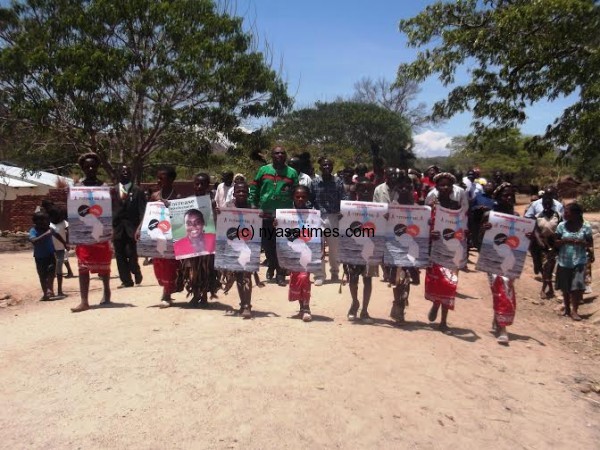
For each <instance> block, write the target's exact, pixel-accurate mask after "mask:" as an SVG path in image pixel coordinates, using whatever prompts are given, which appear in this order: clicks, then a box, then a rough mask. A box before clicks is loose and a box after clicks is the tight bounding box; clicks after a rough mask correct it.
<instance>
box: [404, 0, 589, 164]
mask: <svg viewBox="0 0 600 450" xmlns="http://www.w3.org/2000/svg"><path fill="white" fill-rule="evenodd" d="M400 30H401V31H402V32H404V33H406V35H407V37H408V43H409V45H410V46H412V47H420V48H423V50H422V51H420V53H419V54H418V56H417V58H416V60H415V61H414V62H412V63H410V64H401V65H400V68H399V71H398V74H399V75H398V76H399V79H404V78H405V77H408V78H411V79H414V80H416V81H422V80H424V79H425V78H427V77H429V76H431V75H437V76H438V77H439V79H440V80H441V81H442V83H443V84H444V85H445V86H453V87H452V89H451V91H450V93H449V94H448V97H447V98H446V99H444V100H441V101H439V102H437V103H436V104H435V105H434V107H433V116H434V117H437V118H447V117H451V116H453V115H454V114H456V113H459V112H462V111H472V113H473V117H474V121H473V125H474V128H475V132H477V133H479V132H481V131H482V130H483V129H484V128H485V127H486V126H491V127H494V128H505V129H510V128H513V127H516V126H518V125H519V124H521V123H523V122H524V120H525V119H526V115H525V112H524V109H525V108H526V107H527V106H528V105H530V104H532V103H535V102H537V101H539V100H542V99H547V100H554V99H557V98H559V97H562V96H568V95H571V94H573V95H575V96H576V97H577V98H576V100H575V102H574V103H573V104H572V105H571V106H569V107H568V108H566V109H565V110H564V111H563V114H562V116H561V117H559V118H557V119H556V120H555V121H554V123H552V124H549V125H548V127H547V129H546V132H545V134H544V135H543V136H538V137H536V138H535V139H532V140H531V141H530V143H529V144H530V147H537V148H538V149H547V148H549V147H551V146H558V147H560V148H563V149H565V150H566V151H573V152H575V153H581V154H586V153H587V154H590V153H594V152H596V151H597V149H598V148H599V146H600V81H599V77H600V52H599V48H600V46H599V45H598V44H599V41H600V33H599V31H598V30H600V8H599V7H598V2H597V1H595V0H543V1H542V0H459V1H456V2H441V1H440V2H436V3H435V4H432V5H430V6H427V7H426V8H425V10H423V11H422V12H421V13H420V14H418V15H417V16H416V17H413V18H411V19H408V20H402V21H400ZM463 65H468V66H469V67H471V69H470V71H469V72H470V80H469V82H468V83H466V84H464V85H458V86H456V85H455V74H456V71H457V70H458V69H459V67H461V66H463Z"/></svg>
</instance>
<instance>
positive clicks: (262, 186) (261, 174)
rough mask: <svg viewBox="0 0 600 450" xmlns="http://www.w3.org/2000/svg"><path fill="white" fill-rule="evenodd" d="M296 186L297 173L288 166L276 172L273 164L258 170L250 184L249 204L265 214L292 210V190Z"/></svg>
mask: <svg viewBox="0 0 600 450" xmlns="http://www.w3.org/2000/svg"><path fill="white" fill-rule="evenodd" d="M297 184H298V172H296V170H294V169H292V168H291V167H289V166H287V165H286V166H284V167H282V168H281V169H279V170H277V169H275V168H274V167H273V164H267V165H266V166H262V167H261V168H260V169H258V172H257V173H256V176H255V177H254V180H253V181H252V182H251V183H250V198H249V201H250V204H252V205H254V206H257V207H259V208H260V209H262V210H263V211H265V212H269V213H273V212H275V210H276V209H286V208H292V207H293V202H292V190H293V188H294V186H296V185H297Z"/></svg>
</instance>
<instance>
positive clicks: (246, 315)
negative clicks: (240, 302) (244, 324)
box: [242, 306, 252, 319]
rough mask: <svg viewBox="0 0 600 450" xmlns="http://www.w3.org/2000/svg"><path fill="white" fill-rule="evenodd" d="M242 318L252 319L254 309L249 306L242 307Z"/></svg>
mask: <svg viewBox="0 0 600 450" xmlns="http://www.w3.org/2000/svg"><path fill="white" fill-rule="evenodd" d="M242 318H244V319H252V311H251V310H250V308H248V307H247V306H246V307H244V308H243V309H242Z"/></svg>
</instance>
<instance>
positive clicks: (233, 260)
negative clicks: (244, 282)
mask: <svg viewBox="0 0 600 450" xmlns="http://www.w3.org/2000/svg"><path fill="white" fill-rule="evenodd" d="M260 213H261V211H260V210H259V209H246V208H221V210H220V212H219V214H218V215H217V249H216V254H215V268H217V269H220V270H228V271H231V272H256V271H258V269H259V266H260V246H261V239H260V227H261V226H262V218H261V217H260Z"/></svg>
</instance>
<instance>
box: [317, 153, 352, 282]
mask: <svg viewBox="0 0 600 450" xmlns="http://www.w3.org/2000/svg"><path fill="white" fill-rule="evenodd" d="M319 165H320V168H321V175H317V176H315V178H314V179H313V181H312V184H311V189H310V195H311V202H312V204H313V207H314V208H315V209H318V210H320V211H321V221H322V223H323V228H324V229H325V230H327V229H330V230H331V231H330V232H329V233H324V234H323V236H324V240H325V242H326V243H327V246H328V247H329V267H330V274H331V281H334V282H336V281H339V279H340V277H339V272H340V263H339V261H338V254H339V238H338V237H336V236H333V235H332V233H333V230H334V229H335V230H337V229H338V228H339V225H340V218H339V214H340V202H341V201H342V200H347V196H346V191H345V189H344V182H343V181H342V180H341V179H340V178H338V177H336V176H334V175H333V160H331V159H329V158H323V159H321V160H320V161H319ZM327 234H329V237H327ZM324 277H325V262H324V261H323V275H322V277H318V278H315V286H321V285H322V284H323V281H324Z"/></svg>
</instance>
